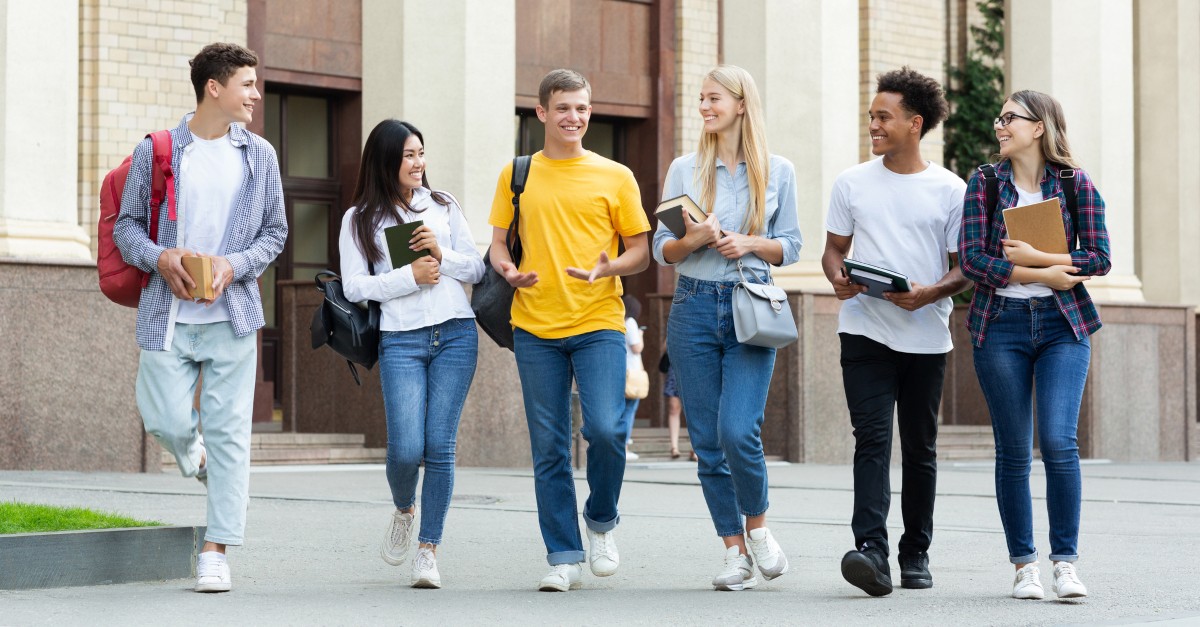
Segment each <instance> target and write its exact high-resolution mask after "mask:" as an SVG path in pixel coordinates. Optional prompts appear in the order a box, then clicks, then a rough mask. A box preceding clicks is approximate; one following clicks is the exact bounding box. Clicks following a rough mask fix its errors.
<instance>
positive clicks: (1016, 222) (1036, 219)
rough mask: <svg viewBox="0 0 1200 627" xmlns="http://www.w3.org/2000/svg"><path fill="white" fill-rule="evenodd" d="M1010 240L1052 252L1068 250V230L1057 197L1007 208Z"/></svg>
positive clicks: (1005, 223) (1007, 225) (1005, 219)
mask: <svg viewBox="0 0 1200 627" xmlns="http://www.w3.org/2000/svg"><path fill="white" fill-rule="evenodd" d="M1004 226H1005V227H1006V228H1007V229H1008V239H1016V240H1021V241H1022V242H1025V243H1026V244H1029V245H1030V246H1033V247H1034V248H1035V249H1037V250H1040V251H1042V252H1044V253H1050V254H1060V253H1062V254H1065V253H1067V252H1068V251H1067V231H1066V229H1065V227H1063V219H1062V205H1060V204H1059V202H1058V198H1057V197H1056V198H1051V199H1050V200H1043V201H1042V202H1038V203H1034V204H1032V205H1025V206H1024V207H1012V208H1010V209H1005V210H1004Z"/></svg>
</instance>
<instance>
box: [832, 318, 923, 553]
mask: <svg viewBox="0 0 1200 627" xmlns="http://www.w3.org/2000/svg"><path fill="white" fill-rule="evenodd" d="M839 335H840V337H841V340H842V382H843V384H844V385H845V387H846V403H847V405H848V406H849V409H850V424H851V425H853V427H854V517H853V518H852V519H851V522H850V527H851V529H852V530H853V531H854V545H855V546H856V547H860V548H861V547H862V545H863V544H864V543H867V542H870V543H871V544H873V545H875V546H878V547H879V548H881V549H883V551H884V553H888V542H887V537H888V535H887V516H888V509H889V508H890V507H891V502H892V483H891V478H890V476H889V471H890V465H891V458H892V416H893V414H895V415H896V416H897V419H898V423H899V426H900V452H901V455H902V461H903V464H902V468H903V472H904V474H903V479H902V486H901V489H900V510H901V513H902V514H903V516H904V535H902V536H901V537H900V553H902V554H910V553H920V552H922V551H926V550H928V549H929V542H930V540H931V538H932V536H933V499H934V493H935V491H936V489H937V420H938V406H939V405H940V404H941V400H942V382H943V381H944V380H945V375H946V355H945V353H941V354H933V355H926V354H917V353H901V352H897V351H894V350H892V349H890V348H888V347H887V346H885V345H883V344H880V343H879V342H876V341H874V340H872V339H870V338H867V337H863V336H861V335H850V334H848V333H841V334H839Z"/></svg>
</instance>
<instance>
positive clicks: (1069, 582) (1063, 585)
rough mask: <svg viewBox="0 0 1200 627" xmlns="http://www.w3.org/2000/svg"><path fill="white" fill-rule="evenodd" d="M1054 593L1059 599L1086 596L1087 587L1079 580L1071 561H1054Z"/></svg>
mask: <svg viewBox="0 0 1200 627" xmlns="http://www.w3.org/2000/svg"><path fill="white" fill-rule="evenodd" d="M1054 594H1057V595H1058V598H1060V599H1078V598H1080V597H1085V596H1087V588H1085V587H1084V585H1083V582H1082V581H1079V575H1077V574H1076V573H1075V565H1074V564H1072V563H1071V562H1054Z"/></svg>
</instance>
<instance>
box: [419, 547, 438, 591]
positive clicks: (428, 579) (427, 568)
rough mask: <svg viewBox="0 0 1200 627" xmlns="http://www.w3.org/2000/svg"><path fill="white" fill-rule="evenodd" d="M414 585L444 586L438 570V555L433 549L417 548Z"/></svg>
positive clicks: (423, 586)
mask: <svg viewBox="0 0 1200 627" xmlns="http://www.w3.org/2000/svg"><path fill="white" fill-rule="evenodd" d="M412 587H414V588H441V587H442V575H441V573H439V572H438V567H437V557H436V556H435V555H434V554H433V550H432V549H427V548H417V556H416V557H414V558H413V568H412Z"/></svg>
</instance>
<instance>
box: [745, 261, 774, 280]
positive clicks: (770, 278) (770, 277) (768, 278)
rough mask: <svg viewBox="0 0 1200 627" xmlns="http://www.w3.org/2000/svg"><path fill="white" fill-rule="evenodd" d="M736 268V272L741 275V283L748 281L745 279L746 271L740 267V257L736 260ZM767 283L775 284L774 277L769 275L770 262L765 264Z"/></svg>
mask: <svg viewBox="0 0 1200 627" xmlns="http://www.w3.org/2000/svg"><path fill="white" fill-rule="evenodd" d="M737 270H738V274H739V275H741V277H742V283H749V281H747V280H746V272H745V271H744V269H743V267H742V260H741V259H738V260H737ZM767 285H775V277H773V276H771V264H769V263H768V264H767Z"/></svg>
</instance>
